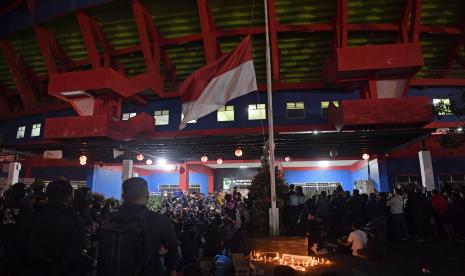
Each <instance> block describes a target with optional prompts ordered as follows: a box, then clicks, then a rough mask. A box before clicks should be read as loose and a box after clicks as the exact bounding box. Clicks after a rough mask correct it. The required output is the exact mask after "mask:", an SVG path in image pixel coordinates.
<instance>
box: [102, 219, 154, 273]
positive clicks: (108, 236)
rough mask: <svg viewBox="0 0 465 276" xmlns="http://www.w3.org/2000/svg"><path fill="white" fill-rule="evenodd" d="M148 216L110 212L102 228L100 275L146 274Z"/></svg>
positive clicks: (147, 268)
mask: <svg viewBox="0 0 465 276" xmlns="http://www.w3.org/2000/svg"><path fill="white" fill-rule="evenodd" d="M147 215H148V212H144V213H142V214H125V213H120V212H117V213H114V214H110V215H109V216H108V218H107V219H106V220H105V221H104V223H103V225H102V227H101V237H100V241H99V246H98V275H99V276H110V275H111V276H143V275H148V273H149V270H150V269H149V260H150V251H149V247H148V246H147V245H146V243H147V242H148V241H147Z"/></svg>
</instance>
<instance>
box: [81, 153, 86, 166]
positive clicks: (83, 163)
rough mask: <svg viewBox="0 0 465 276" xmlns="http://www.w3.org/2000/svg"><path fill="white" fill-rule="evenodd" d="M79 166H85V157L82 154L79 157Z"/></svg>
mask: <svg viewBox="0 0 465 276" xmlns="http://www.w3.org/2000/svg"><path fill="white" fill-rule="evenodd" d="M79 164H81V166H84V165H85V164H87V156H85V155H84V154H83V155H81V156H79Z"/></svg>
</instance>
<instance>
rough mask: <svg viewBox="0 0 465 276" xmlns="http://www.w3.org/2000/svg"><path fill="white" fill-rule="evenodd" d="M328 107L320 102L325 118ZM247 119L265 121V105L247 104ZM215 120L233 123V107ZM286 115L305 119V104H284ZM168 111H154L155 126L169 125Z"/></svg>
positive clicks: (222, 110) (126, 117) (126, 116)
mask: <svg viewBox="0 0 465 276" xmlns="http://www.w3.org/2000/svg"><path fill="white" fill-rule="evenodd" d="M333 104H334V105H335V106H336V107H338V106H339V103H338V101H333ZM328 107H329V101H324V102H321V114H322V116H326V110H327V108H328ZM247 111H248V119H249V120H265V119H266V104H249V107H248V110H247ZM216 114H217V116H216V120H217V121H218V122H232V121H234V106H233V105H226V106H223V107H220V108H219V109H218V111H217V113H216ZM286 114H287V118H288V119H303V118H305V104H304V102H289V103H286ZM134 116H136V113H124V114H123V115H122V120H129V119H130V118H132V117H134ZM169 116H170V111H169V110H156V111H155V114H154V117H155V124H156V125H158V126H162V125H168V124H169ZM183 118H184V114H181V121H182V120H183ZM196 122H197V120H191V121H189V122H187V123H189V124H192V123H196Z"/></svg>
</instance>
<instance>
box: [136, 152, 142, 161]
mask: <svg viewBox="0 0 465 276" xmlns="http://www.w3.org/2000/svg"><path fill="white" fill-rule="evenodd" d="M136 159H137V161H142V160H144V155H143V154H142V153H139V154H137V155H136Z"/></svg>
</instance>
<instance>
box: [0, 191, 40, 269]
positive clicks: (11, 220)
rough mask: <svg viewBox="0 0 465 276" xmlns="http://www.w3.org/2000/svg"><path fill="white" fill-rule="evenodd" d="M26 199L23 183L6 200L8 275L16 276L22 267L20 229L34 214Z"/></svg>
mask: <svg viewBox="0 0 465 276" xmlns="http://www.w3.org/2000/svg"><path fill="white" fill-rule="evenodd" d="M25 199H26V185H25V184H24V183H22V182H18V183H16V184H14V185H13V186H12V187H11V189H10V190H9V191H8V193H7V196H6V198H5V203H4V208H3V212H2V214H1V234H2V237H3V242H4V246H5V255H4V257H5V268H6V271H5V274H6V275H16V274H17V273H18V268H19V267H20V264H19V252H18V247H17V242H18V239H19V235H18V229H19V226H20V225H21V223H22V222H24V220H25V219H26V218H27V217H28V216H29V215H30V214H31V213H32V209H31V206H30V205H29V204H28V203H27V202H26V200H25ZM0 274H1V273H0Z"/></svg>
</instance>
